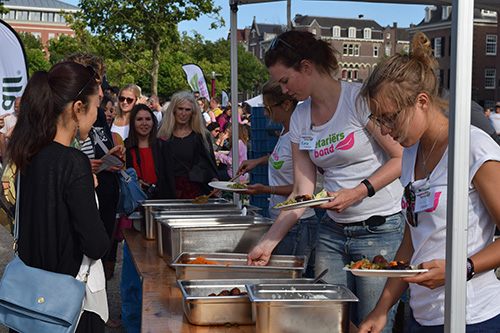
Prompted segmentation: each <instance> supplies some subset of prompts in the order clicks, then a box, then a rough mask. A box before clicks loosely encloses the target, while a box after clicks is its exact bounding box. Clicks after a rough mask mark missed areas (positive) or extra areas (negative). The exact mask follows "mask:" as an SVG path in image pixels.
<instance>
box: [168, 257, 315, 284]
mask: <svg viewBox="0 0 500 333" xmlns="http://www.w3.org/2000/svg"><path fill="white" fill-rule="evenodd" d="M200 256H202V257H204V258H205V259H207V260H210V261H215V262H218V263H220V265H198V264H186V262H188V261H192V260H194V259H196V258H197V257H200ZM246 263H247V254H246V253H200V252H183V253H181V254H179V256H177V258H175V260H174V261H173V262H172V264H171V267H172V268H174V269H175V273H176V276H177V279H178V280H198V279H200V280H203V279H252V278H254V279H259V278H260V279H262V278H266V279H287V278H290V279H296V278H300V277H302V274H303V273H304V272H305V269H306V267H307V258H306V257H305V256H289V255H287V256H281V255H273V256H271V260H270V261H269V264H268V265H267V266H247V265H246Z"/></svg>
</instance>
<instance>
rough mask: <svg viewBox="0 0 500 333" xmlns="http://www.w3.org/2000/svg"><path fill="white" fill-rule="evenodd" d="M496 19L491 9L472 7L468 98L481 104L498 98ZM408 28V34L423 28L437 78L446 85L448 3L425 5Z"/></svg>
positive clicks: (499, 59) (499, 66) (448, 76)
mask: <svg viewBox="0 0 500 333" xmlns="http://www.w3.org/2000/svg"><path fill="white" fill-rule="evenodd" d="M498 19H499V18H498V15H497V13H496V12H494V11H488V10H482V9H475V10H474V30H473V40H474V44H473V60H472V62H473V63H472V92H471V98H472V99H473V100H475V101H476V102H478V103H479V104H481V105H483V106H485V107H492V106H493V105H494V104H495V102H496V101H499V100H500V82H499V80H498V74H499V73H500V57H498V56H497V55H498V54H499V46H498V36H499V35H500V32H499V29H500V26H499V24H498ZM408 31H409V33H410V34H411V35H414V34H415V33H417V32H423V33H425V34H426V35H427V37H429V39H430V40H431V41H432V47H433V49H434V50H435V52H436V53H435V57H436V59H437V61H438V62H439V66H440V70H439V73H438V75H439V78H440V80H441V83H442V84H443V86H444V87H445V88H446V89H450V86H451V72H450V62H451V6H433V7H427V8H426V9H425V18H424V19H423V20H422V22H420V23H419V24H418V25H416V26H414V27H411V28H410V29H408Z"/></svg>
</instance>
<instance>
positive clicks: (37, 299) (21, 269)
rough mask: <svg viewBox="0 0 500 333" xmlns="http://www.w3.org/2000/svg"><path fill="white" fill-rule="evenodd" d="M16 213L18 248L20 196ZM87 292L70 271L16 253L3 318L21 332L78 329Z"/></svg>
mask: <svg viewBox="0 0 500 333" xmlns="http://www.w3.org/2000/svg"><path fill="white" fill-rule="evenodd" d="M20 178H21V177H18V180H17V191H16V192H17V193H18V196H17V197H18V198H19V182H20ZM15 216H16V223H15V224H14V239H15V243H14V248H16V245H17V240H18V238H19V199H18V200H17V204H16V215H15ZM89 270H90V268H89ZM87 273H88V272H87ZM84 296H85V282H81V281H78V280H77V279H75V278H74V277H73V276H71V275H68V274H60V273H55V272H50V271H46V270H43V269H40V268H34V267H30V266H27V265H26V264H25V263H24V262H23V261H22V260H21V258H19V256H18V254H17V253H15V255H14V259H13V260H12V261H11V262H10V263H9V264H8V265H7V267H6V268H5V271H4V273H3V276H2V280H1V281H0V322H1V323H2V324H4V325H5V326H7V327H9V328H11V329H13V330H16V331H18V332H37V333H59V332H61V333H63V332H64V333H65V332H74V331H75V330H76V327H77V326H78V321H79V319H80V316H81V313H82V308H83V299H84Z"/></svg>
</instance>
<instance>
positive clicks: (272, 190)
mask: <svg viewBox="0 0 500 333" xmlns="http://www.w3.org/2000/svg"><path fill="white" fill-rule="evenodd" d="M271 195H274V186H271Z"/></svg>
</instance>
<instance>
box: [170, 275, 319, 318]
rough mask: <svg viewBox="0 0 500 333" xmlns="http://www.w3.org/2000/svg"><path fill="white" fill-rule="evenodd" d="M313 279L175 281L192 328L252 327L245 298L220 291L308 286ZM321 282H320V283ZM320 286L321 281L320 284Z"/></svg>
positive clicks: (249, 306) (250, 315)
mask: <svg viewBox="0 0 500 333" xmlns="http://www.w3.org/2000/svg"><path fill="white" fill-rule="evenodd" d="M313 281H314V279H221V280H178V281H177V284H178V285H179V288H180V290H181V292H182V298H183V302H182V305H183V308H184V314H185V315H186V318H187V319H188V321H189V322H190V323H191V324H193V325H224V324H225V323H231V324H240V325H246V324H254V323H255V319H253V318H252V302H250V299H249V298H248V296H246V295H238V296H208V295H210V294H211V293H215V294H216V295H218V294H219V293H220V292H221V291H222V290H229V291H231V289H233V288H235V287H236V288H239V289H240V291H241V292H244V291H246V288H245V285H247V284H260V283H272V284H311V283H312V282H313ZM320 281H321V280H320ZM321 282H322V281H321Z"/></svg>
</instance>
